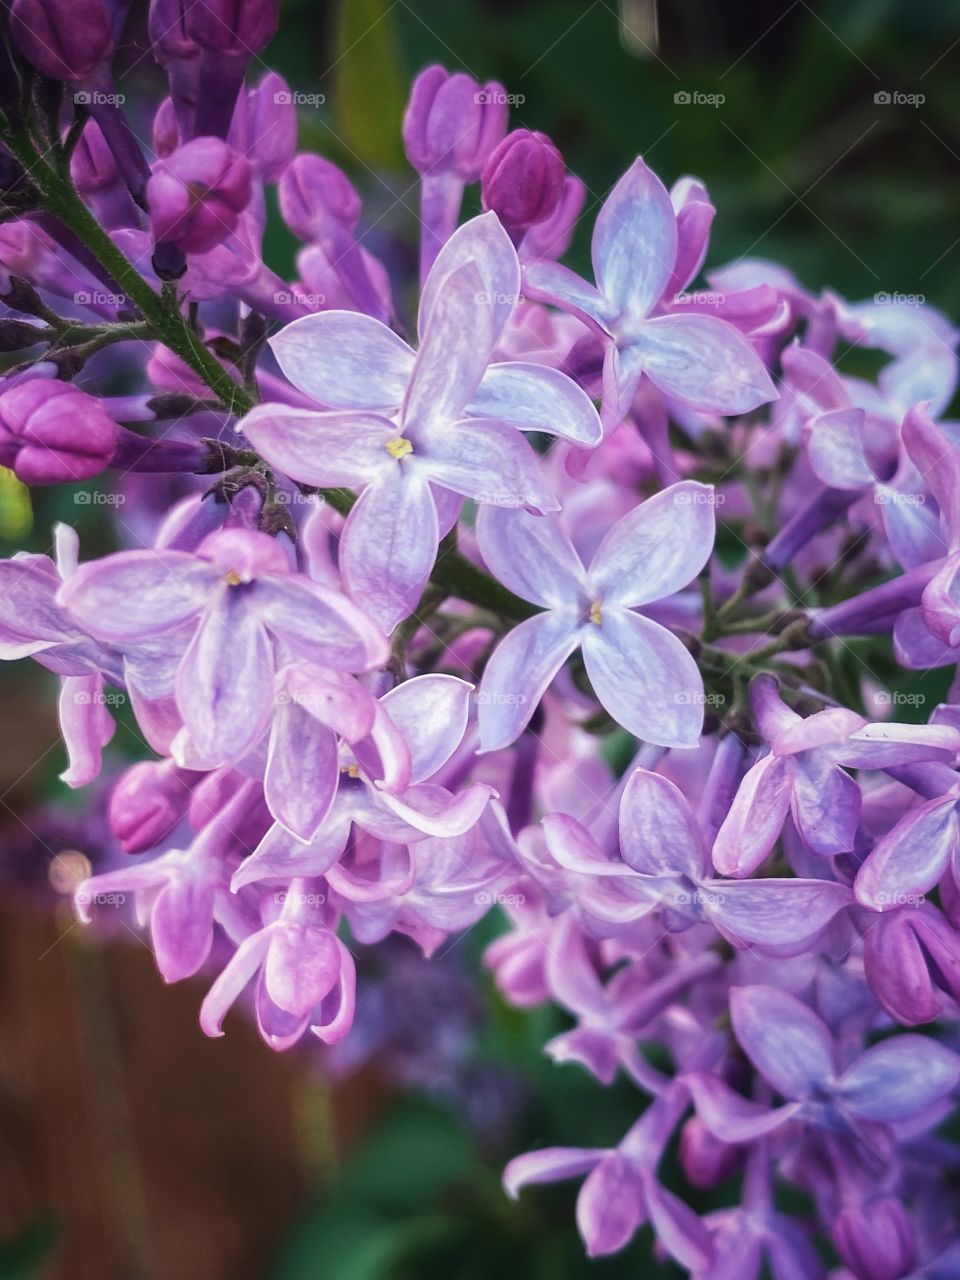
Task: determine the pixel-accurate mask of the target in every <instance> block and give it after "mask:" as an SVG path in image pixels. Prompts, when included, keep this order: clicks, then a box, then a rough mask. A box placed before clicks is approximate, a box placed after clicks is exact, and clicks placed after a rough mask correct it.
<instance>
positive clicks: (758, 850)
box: [713, 755, 794, 876]
mask: <svg viewBox="0 0 960 1280" xmlns="http://www.w3.org/2000/svg"><path fill="white" fill-rule="evenodd" d="M793 776H794V762H793V760H792V759H791V758H790V757H789V756H786V757H785V756H775V755H768V756H764V757H763V759H762V760H758V761H757V763H756V764H755V765H754V766H753V767H752V768H751V769H749V770H748V771H747V774H746V776H745V777H744V779H743V781H742V782H741V783H740V787H739V789H738V791H737V794H736V796H735V797H734V800H733V804H732V805H731V806H730V812H729V813H728V814H727V816H726V818H724V820H723V823H722V824H721V827H720V830H719V831H718V832H717V838H716V840H715V841H714V845H713V865H714V866H715V867H716V869H717V870H718V871H719V872H720V874H721V875H725V876H748V875H750V873H751V872H752V871H755V870H756V869H757V867H759V865H760V863H761V862H763V860H764V858H765V857H766V856H767V854H768V853H769V852H770V850H771V849H772V848H773V846H774V845H775V844H776V842H777V840H778V839H779V836H780V832H781V830H782V829H783V823H784V820H785V818H786V816H787V811H788V810H789V808H790V793H791V789H792V785H791V784H792V782H793Z"/></svg>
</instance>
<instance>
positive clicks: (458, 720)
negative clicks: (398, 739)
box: [381, 675, 473, 783]
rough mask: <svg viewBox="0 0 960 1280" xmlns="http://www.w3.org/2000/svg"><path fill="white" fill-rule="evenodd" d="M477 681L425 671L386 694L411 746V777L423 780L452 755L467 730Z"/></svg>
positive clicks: (389, 709)
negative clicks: (473, 683) (473, 682)
mask: <svg viewBox="0 0 960 1280" xmlns="http://www.w3.org/2000/svg"><path fill="white" fill-rule="evenodd" d="M472 692H473V685H472V684H469V683H468V682H467V681H466V680H460V679H458V677H457V676H448V675H423V676H415V677H414V678H413V679H412V680H405V681H404V682H403V684H400V685H397V686H396V688H394V689H391V690H390V691H389V693H386V694H384V696H383V698H382V699H381V705H382V706H383V707H384V708H385V709H386V711H387V712H388V714H389V716H390V719H391V720H392V721H393V722H394V724H396V725H397V727H398V728H399V729H400V731H401V732H402V734H403V736H404V738H405V739H406V742H407V746H408V747H409V748H410V781H411V783H417V782H423V781H424V779H425V778H429V777H432V776H433V774H435V773H436V772H437V770H438V769H440V768H442V767H443V765H445V764H446V762H447V761H448V760H449V759H450V757H451V755H452V754H453V753H454V751H455V750H456V749H457V747H458V746H459V745H460V743H461V741H462V739H463V735H464V734H465V733H466V730H467V720H468V719H469V716H470V695H471V693H472Z"/></svg>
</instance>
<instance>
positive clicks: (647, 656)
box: [583, 608, 703, 747]
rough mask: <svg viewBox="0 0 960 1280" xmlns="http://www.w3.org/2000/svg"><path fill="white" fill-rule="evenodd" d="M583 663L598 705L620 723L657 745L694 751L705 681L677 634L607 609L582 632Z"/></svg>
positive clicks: (697, 739)
mask: <svg viewBox="0 0 960 1280" xmlns="http://www.w3.org/2000/svg"><path fill="white" fill-rule="evenodd" d="M583 659H584V663H585V664H586V668H587V675H588V676H589V677H590V683H591V684H592V685H593V688H594V691H595V693H596V695H597V697H598V698H599V700H600V702H601V704H602V705H603V706H604V707H605V708H606V710H607V711H608V712H609V714H610V715H611V716H612V717H613V718H614V720H616V722H617V723H618V724H621V725H623V727H624V728H625V729H628V730H629V731H630V732H631V733H634V734H636V736H637V737H638V738H642V739H643V740H644V741H645V742H653V743H656V744H657V745H658V746H661V747H695V746H696V745H697V742H698V741H699V737H700V729H701V727H702V725H703V680H702V679H701V676H700V671H699V669H698V667H697V664H696V663H695V662H694V660H693V658H692V657H691V656H690V654H689V653H688V652H687V650H686V649H685V648H684V647H683V645H682V644H681V643H680V641H679V640H678V639H677V638H676V636H674V635H672V634H671V633H670V632H669V631H668V630H667V629H666V627H661V626H660V624H659V623H657V622H652V621H651V620H650V619H649V618H644V617H641V615H640V614H637V613H629V612H628V611H627V610H625V609H620V608H610V609H607V610H606V611H605V612H604V614H603V621H602V623H601V625H600V626H599V627H598V626H594V625H592V624H591V625H589V626H587V627H586V628H584V632H583Z"/></svg>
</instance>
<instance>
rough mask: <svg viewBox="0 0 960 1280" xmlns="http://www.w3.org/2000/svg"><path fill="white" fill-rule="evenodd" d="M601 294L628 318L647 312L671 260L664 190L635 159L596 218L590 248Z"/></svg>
mask: <svg viewBox="0 0 960 1280" xmlns="http://www.w3.org/2000/svg"><path fill="white" fill-rule="evenodd" d="M591 254H592V258H593V271H594V276H595V277H596V281H597V284H598V285H599V287H600V289H601V291H602V292H603V294H604V296H605V297H606V298H608V299H609V300H610V301H611V302H612V303H613V304H614V305H615V306H616V308H617V310H618V311H620V312H623V313H627V314H629V315H630V316H633V317H637V318H640V317H643V316H647V315H649V314H650V312H651V311H652V310H653V308H654V307H655V306H656V304H657V303H658V302H659V301H660V299H661V298H662V297H663V292H664V290H665V289H666V287H667V283H668V281H669V280H670V277H671V276H672V274H673V268H674V265H675V263H676V260H677V218H676V214H675V213H674V211H673V205H672V204H671V202H670V196H669V194H668V192H667V189H666V187H665V186H664V185H663V183H662V182H661V181H660V179H659V178H658V177H657V175H656V174H655V173H654V172H653V171H652V170H651V169H649V168H648V167H647V166H646V164H644V162H643V160H641V159H640V158H639V157H638V158H637V159H636V160H634V162H633V164H632V165H631V166H630V168H629V169H628V170H627V172H626V173H625V174H624V175H623V177H622V178H621V179H620V181H619V182H618V183H617V184H616V186H615V187H614V188H613V190H612V191H611V192H610V194H609V195H608V196H607V198H606V200H605V201H604V202H603V207H602V208H601V210H600V212H599V213H598V214H597V220H596V222H595V223H594V228H593V242H592V248H591Z"/></svg>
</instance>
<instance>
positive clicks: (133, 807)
mask: <svg viewBox="0 0 960 1280" xmlns="http://www.w3.org/2000/svg"><path fill="white" fill-rule="evenodd" d="M196 777H197V775H196V774H194V773H191V772H189V771H188V770H186V769H179V768H178V767H177V766H176V765H175V764H174V763H173V761H172V760H142V761H141V762H140V763H139V764H135V765H133V766H132V768H130V769H128V770H127V771H126V773H125V774H124V775H123V777H122V778H121V779H120V781H119V782H118V783H117V785H116V786H115V787H114V789H113V794H112V795H111V797H110V829H111V831H112V832H113V834H114V835H115V836H116V837H117V839H118V840H119V841H120V843H121V845H122V846H123V850H124V852H125V853H143V852H144V850H146V849H152V848H153V846H154V845H155V844H159V843H160V841H161V840H162V839H163V838H164V836H166V835H169V834H170V832H171V831H172V830H173V828H174V827H175V826H176V825H177V823H178V822H179V821H180V819H181V818H182V817H183V816H184V815H185V814H186V812H187V807H188V806H189V803H190V796H191V785H190V784H191V781H192V780H193V779H195V778H196Z"/></svg>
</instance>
